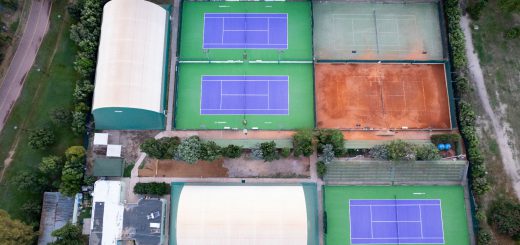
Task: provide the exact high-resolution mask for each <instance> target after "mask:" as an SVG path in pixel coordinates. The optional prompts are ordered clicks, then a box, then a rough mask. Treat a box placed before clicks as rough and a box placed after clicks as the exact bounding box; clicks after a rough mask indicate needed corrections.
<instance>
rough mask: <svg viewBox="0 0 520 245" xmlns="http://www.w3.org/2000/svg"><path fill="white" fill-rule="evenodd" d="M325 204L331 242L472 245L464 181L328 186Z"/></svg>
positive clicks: (333, 244)
mask: <svg viewBox="0 0 520 245" xmlns="http://www.w3.org/2000/svg"><path fill="white" fill-rule="evenodd" d="M434 202H435V203H437V204H433V203H434ZM385 203H386V204H385ZM388 203H390V204H392V203H395V204H393V205H389V204H388ZM324 207H325V211H326V213H327V233H326V234H325V244H327V245H351V244H388V243H391V244H400V243H403V244H404V243H406V244H416V245H420V244H445V245H465V244H469V235H468V227H467V220H466V207H465V203H464V192H463V189H462V187H461V186H325V188H324ZM436 208H437V210H438V211H435V209H436ZM350 210H354V211H352V213H351V212H350ZM417 210H418V211H417ZM365 211H366V212H365ZM414 212H417V213H418V214H417V215H416V216H417V217H416V218H413V217H412V216H413V215H414ZM421 214H422V215H421ZM435 216H437V217H435ZM394 217H395V218H394ZM411 217H412V218H411ZM407 218H408V219H407ZM413 219H418V221H416V220H413ZM351 223H352V224H353V225H352V227H351V225H350V224H351ZM363 227H365V228H366V229H364V228H363ZM395 228H397V231H395V230H393V229H395ZM399 228H402V229H401V231H400V230H399ZM415 228H417V229H415ZM436 229H437V233H438V234H437V235H436V236H433V235H428V234H429V233H430V234H431V232H432V230H436ZM414 230H415V231H417V234H415V235H414V234H413V233H414ZM405 233H406V235H403V234H405ZM396 234H398V235H397V236H396ZM395 237H397V241H393V242H389V241H391V240H389V239H394V240H395ZM435 239H438V240H435ZM439 240H440V241H439ZM382 241H387V242H382ZM409 241H415V242H409ZM417 241H423V242H417Z"/></svg>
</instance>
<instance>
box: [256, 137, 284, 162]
mask: <svg viewBox="0 0 520 245" xmlns="http://www.w3.org/2000/svg"><path fill="white" fill-rule="evenodd" d="M260 150H261V151H262V159H264V161H266V162H272V161H274V160H278V159H280V156H279V155H278V151H277V150H276V143H274V141H269V142H263V143H260Z"/></svg>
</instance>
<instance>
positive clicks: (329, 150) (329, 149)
mask: <svg viewBox="0 0 520 245" xmlns="http://www.w3.org/2000/svg"><path fill="white" fill-rule="evenodd" d="M320 160H322V161H323V162H324V163H329V162H331V161H332V160H334V147H333V146H332V145H331V144H326V145H324V146H323V151H322V153H321V155H320Z"/></svg>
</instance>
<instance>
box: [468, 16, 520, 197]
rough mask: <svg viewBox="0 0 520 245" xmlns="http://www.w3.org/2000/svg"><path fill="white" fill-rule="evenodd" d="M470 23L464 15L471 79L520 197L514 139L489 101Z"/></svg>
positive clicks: (505, 167)
mask: <svg viewBox="0 0 520 245" xmlns="http://www.w3.org/2000/svg"><path fill="white" fill-rule="evenodd" d="M469 24H470V21H469V19H468V17H467V16H464V17H463V18H462V19H461V26H462V29H463V31H464V36H465V37H466V55H467V56H468V67H469V71H470V76H471V80H472V81H473V82H474V83H475V86H476V87H477V92H478V97H479V98H480V102H481V103H482V106H483V107H484V111H485V112H486V114H487V116H488V117H489V118H490V119H491V124H492V126H493V132H494V134H495V136H496V141H497V144H498V148H499V150H500V155H501V157H502V163H503V164H504V169H505V171H506V172H507V174H508V175H509V177H510V178H511V181H512V185H513V188H514V190H515V192H516V196H517V197H518V198H519V199H520V173H519V171H520V166H519V164H517V163H516V162H515V160H514V154H513V149H512V148H511V146H510V145H509V142H512V141H511V140H510V139H509V135H508V134H507V132H506V130H505V129H504V127H503V125H502V122H501V121H500V119H499V117H498V116H500V115H497V114H495V112H494V111H493V108H492V107H491V104H490V103H489V96H488V93H487V90H486V84H485V82H484V75H483V73H482V69H481V67H480V63H479V59H478V56H477V54H476V53H475V51H474V47H473V40H472V37H471V28H470V26H469Z"/></svg>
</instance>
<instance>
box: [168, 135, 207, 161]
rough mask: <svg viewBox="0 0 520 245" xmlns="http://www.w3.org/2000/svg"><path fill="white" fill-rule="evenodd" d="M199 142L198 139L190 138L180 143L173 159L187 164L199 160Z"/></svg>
mask: <svg viewBox="0 0 520 245" xmlns="http://www.w3.org/2000/svg"><path fill="white" fill-rule="evenodd" d="M201 147H202V146H201V142H200V139H199V137H197V136H191V137H189V138H186V139H184V140H182V141H181V143H180V144H179V146H178V147H177V150H176V151H175V156H174V158H175V159H176V160H181V161H185V162H187V163H195V162H197V161H198V160H199V159H200V151H201Z"/></svg>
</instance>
